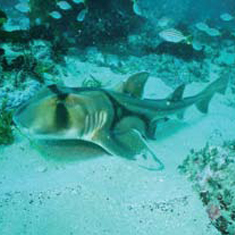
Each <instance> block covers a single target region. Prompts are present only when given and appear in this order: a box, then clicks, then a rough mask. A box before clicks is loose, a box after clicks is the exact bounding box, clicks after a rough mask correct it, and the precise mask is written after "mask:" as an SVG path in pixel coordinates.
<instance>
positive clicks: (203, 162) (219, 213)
mask: <svg viewBox="0 0 235 235" xmlns="http://www.w3.org/2000/svg"><path fill="white" fill-rule="evenodd" d="M179 171H180V172H181V173H182V174H184V175H185V176H186V177H187V178H188V179H189V180H190V181H191V182H192V184H193V188H194V189H195V191H196V192H197V193H198V195H199V196H200V198H201V200H202V202H203V204H204V206H205V208H206V211H207V214H208V216H209V218H210V219H211V222H212V224H213V225H214V226H215V227H216V228H217V229H218V230H219V231H220V232H221V234H223V235H227V234H229V235H233V234H234V231H235V222H234V221H235V188H234V185H235V141H227V142H224V143H223V144H222V145H221V146H214V145H210V144H208V145H206V146H205V147H204V148H203V149H201V150H199V151H196V150H191V152H190V153H189V155H188V156H187V158H186V159H185V160H184V162H183V164H182V165H180V166H179Z"/></svg>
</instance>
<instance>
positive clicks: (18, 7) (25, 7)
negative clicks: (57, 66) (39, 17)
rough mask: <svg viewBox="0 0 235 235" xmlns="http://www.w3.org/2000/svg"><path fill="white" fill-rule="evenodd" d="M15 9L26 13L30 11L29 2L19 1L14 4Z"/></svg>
mask: <svg viewBox="0 0 235 235" xmlns="http://www.w3.org/2000/svg"><path fill="white" fill-rule="evenodd" d="M15 9H16V10H18V11H19V12H21V13H28V12H29V11H30V7H29V4H28V3H27V2H21V3H18V4H17V5H15Z"/></svg>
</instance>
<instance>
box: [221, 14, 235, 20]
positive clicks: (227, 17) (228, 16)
mask: <svg viewBox="0 0 235 235" xmlns="http://www.w3.org/2000/svg"><path fill="white" fill-rule="evenodd" d="M220 19H221V20H223V21H230V20H232V19H234V17H233V16H231V15H230V14H228V13H224V14H221V15H220Z"/></svg>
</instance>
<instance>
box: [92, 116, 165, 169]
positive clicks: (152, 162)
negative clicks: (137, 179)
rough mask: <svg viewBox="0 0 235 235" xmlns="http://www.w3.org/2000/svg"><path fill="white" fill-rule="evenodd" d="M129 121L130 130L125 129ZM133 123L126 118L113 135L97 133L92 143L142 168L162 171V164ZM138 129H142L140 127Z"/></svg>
mask: <svg viewBox="0 0 235 235" xmlns="http://www.w3.org/2000/svg"><path fill="white" fill-rule="evenodd" d="M130 120H132V121H133V122H132V126H131V128H130V129H126V127H127V125H126V124H127V123H129V122H130ZM134 121H135V120H134V119H132V118H130V119H128V118H127V119H125V120H124V121H122V123H121V124H119V125H118V126H117V127H116V129H115V130H114V132H113V133H111V134H108V133H107V132H100V133H97V134H96V137H95V139H94V141H95V142H96V143H98V144H99V145H100V146H101V147H102V148H104V149H105V150H106V151H107V152H109V153H111V154H112V155H116V156H120V157H124V158H126V159H129V160H136V162H137V164H138V165H139V166H140V167H142V168H145V169H148V170H155V171H156V170H162V169H163V168H164V165H163V163H162V162H161V161H160V160H159V159H158V158H157V157H156V155H155V153H154V151H153V150H152V149H151V148H150V147H149V146H148V144H147V142H146V141H145V140H144V138H143V137H142V135H141V133H140V132H139V130H137V128H134V124H135V122H134ZM136 123H137V122H136ZM140 129H142V126H141V128H140Z"/></svg>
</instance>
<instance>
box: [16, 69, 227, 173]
mask: <svg viewBox="0 0 235 235" xmlns="http://www.w3.org/2000/svg"><path fill="white" fill-rule="evenodd" d="M148 76H149V74H148V73H146V72H141V73H138V74H135V75H133V76H131V77H129V78H128V79H127V81H126V82H125V83H123V85H122V87H121V88H119V92H117V91H113V90H106V89H101V88H67V87H60V86H57V85H51V86H48V87H45V88H44V89H42V90H41V91H40V92H39V93H38V94H37V95H35V97H33V98H32V99H30V100H29V101H28V102H27V103H25V104H23V105H22V106H21V107H20V108H19V109H18V110H17V111H16V113H15V115H14V121H15V123H16V124H17V126H18V127H20V128H22V129H24V130H26V131H27V133H29V134H30V135H31V136H33V138H36V139H49V140H50V139H58V140H70V139H71V140H85V141H89V142H93V143H95V144H97V145H99V146H101V147H102V148H103V149H104V150H106V151H107V152H108V153H110V154H112V155H117V156H120V157H124V158H127V159H130V160H137V161H138V162H139V165H140V166H142V167H144V168H147V169H149V170H161V169H163V168H164V165H163V163H162V162H161V161H160V160H159V159H158V158H157V157H156V154H155V153H154V151H153V150H152V149H151V148H150V147H149V145H148V144H147V142H146V139H147V138H150V139H155V138H156V127H157V124H158V122H162V121H167V120H168V119H169V117H170V116H171V115H177V116H178V117H179V118H183V113H184V111H185V110H186V109H187V108H188V107H190V106H192V105H194V104H195V105H196V106H197V108H198V109H199V110H200V111H201V112H203V113H207V111H208V105H209V102H210V100H211V98H212V97H213V95H214V94H215V93H216V92H218V93H222V94H224V92H225V89H226V87H227V82H228V81H227V79H224V78H219V79H218V80H216V81H214V82H213V83H211V84H210V85H208V86H207V87H206V88H205V89H204V90H203V91H201V92H200V93H198V94H197V95H194V96H191V97H186V98H183V92H184V88H185V85H181V86H179V87H178V88H176V90H175V91H174V92H173V93H172V94H171V95H170V96H169V97H167V98H166V99H161V100H153V99H144V98H143V97H142V96H143V89H144V85H145V83H146V81H147V79H148Z"/></svg>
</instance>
